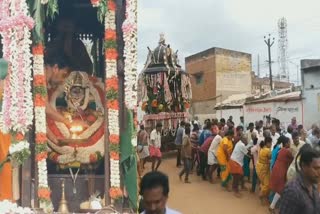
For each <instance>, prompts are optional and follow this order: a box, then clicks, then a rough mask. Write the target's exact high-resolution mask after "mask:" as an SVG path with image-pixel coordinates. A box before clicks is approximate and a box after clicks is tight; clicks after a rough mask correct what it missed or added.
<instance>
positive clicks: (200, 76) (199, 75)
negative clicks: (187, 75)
mask: <svg viewBox="0 0 320 214" xmlns="http://www.w3.org/2000/svg"><path fill="white" fill-rule="evenodd" d="M194 78H195V79H196V84H197V85H200V84H202V83H203V73H202V72H200V73H197V74H195V75H194Z"/></svg>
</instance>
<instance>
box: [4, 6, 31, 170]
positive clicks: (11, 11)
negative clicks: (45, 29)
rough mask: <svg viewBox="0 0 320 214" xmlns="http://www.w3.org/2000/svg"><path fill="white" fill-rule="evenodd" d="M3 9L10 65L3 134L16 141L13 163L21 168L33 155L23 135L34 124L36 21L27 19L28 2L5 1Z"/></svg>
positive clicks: (5, 38)
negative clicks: (31, 38) (34, 40)
mask: <svg viewBox="0 0 320 214" xmlns="http://www.w3.org/2000/svg"><path fill="white" fill-rule="evenodd" d="M0 8H1V9H0V14H1V20H0V34H1V36H2V43H3V56H4V58H5V59H6V60H7V61H8V62H9V68H8V76H7V78H6V80H5V87H4V95H3V106H2V111H3V112H2V113H3V116H2V120H3V126H2V129H3V130H2V131H3V132H5V133H8V132H11V134H12V136H13V139H14V140H13V141H12V144H11V146H10V148H11V152H9V155H10V160H12V161H13V163H16V164H22V163H23V162H24V161H25V160H26V159H27V158H28V157H29V154H30V150H29V143H28V142H27V141H26V140H25V137H24V134H25V133H26V132H27V131H28V127H29V126H30V125H32V122H33V102H32V93H31V79H32V77H31V58H32V55H31V52H30V46H31V43H32V42H31V40H30V36H31V33H30V30H31V29H32V28H33V26H34V21H33V19H32V18H31V17H30V16H29V15H28V6H27V4H26V1H25V0H4V1H2V2H1V7H0ZM17 136H19V137H17Z"/></svg>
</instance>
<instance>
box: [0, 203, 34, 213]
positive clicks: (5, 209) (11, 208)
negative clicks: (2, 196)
mask: <svg viewBox="0 0 320 214" xmlns="http://www.w3.org/2000/svg"><path fill="white" fill-rule="evenodd" d="M0 213H23V214H31V213H34V212H33V211H32V210H31V209H30V208H28V207H19V206H18V205H17V204H16V203H12V202H11V201H8V200H3V201H0Z"/></svg>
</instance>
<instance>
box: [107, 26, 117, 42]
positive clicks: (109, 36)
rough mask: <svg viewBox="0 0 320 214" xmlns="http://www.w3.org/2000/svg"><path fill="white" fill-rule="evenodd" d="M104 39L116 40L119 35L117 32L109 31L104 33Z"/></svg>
mask: <svg viewBox="0 0 320 214" xmlns="http://www.w3.org/2000/svg"><path fill="white" fill-rule="evenodd" d="M104 39H105V40H116V39H117V33H116V31H115V30H111V29H107V30H106V31H105V32H104Z"/></svg>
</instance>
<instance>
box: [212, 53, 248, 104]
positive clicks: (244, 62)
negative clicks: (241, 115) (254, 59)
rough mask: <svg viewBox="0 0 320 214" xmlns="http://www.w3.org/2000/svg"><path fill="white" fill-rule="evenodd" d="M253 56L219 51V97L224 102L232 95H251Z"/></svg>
mask: <svg viewBox="0 0 320 214" xmlns="http://www.w3.org/2000/svg"><path fill="white" fill-rule="evenodd" d="M251 69H252V68H251V55H250V54H246V53H241V52H235V51H229V50H224V49H217V51H216V73H217V74H216V75H217V78H216V84H217V95H222V97H223V100H224V99H226V98H227V97H229V96H230V95H232V94H242V93H251V84H252V81H251Z"/></svg>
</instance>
